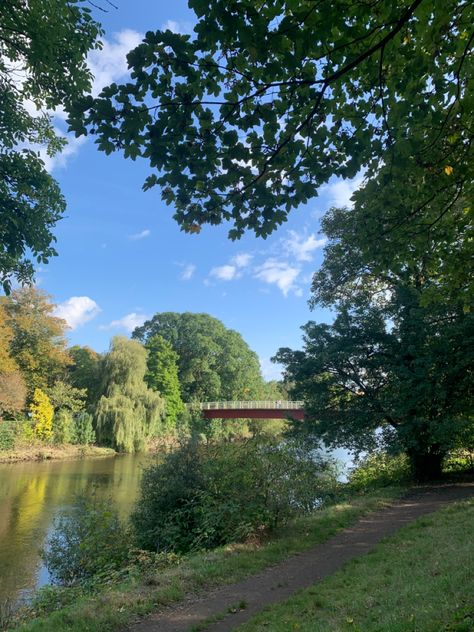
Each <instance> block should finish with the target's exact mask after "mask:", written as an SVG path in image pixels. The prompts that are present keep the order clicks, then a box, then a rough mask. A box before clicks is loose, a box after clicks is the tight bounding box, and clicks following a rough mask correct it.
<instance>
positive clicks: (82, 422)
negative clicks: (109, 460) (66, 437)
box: [73, 412, 95, 445]
mask: <svg viewBox="0 0 474 632" xmlns="http://www.w3.org/2000/svg"><path fill="white" fill-rule="evenodd" d="M73 442H74V443H77V444H79V445H89V444H91V443H95V431H94V427H93V425H92V415H90V414H89V413H84V412H82V413H79V414H78V415H76V416H75V417H74V437H73Z"/></svg>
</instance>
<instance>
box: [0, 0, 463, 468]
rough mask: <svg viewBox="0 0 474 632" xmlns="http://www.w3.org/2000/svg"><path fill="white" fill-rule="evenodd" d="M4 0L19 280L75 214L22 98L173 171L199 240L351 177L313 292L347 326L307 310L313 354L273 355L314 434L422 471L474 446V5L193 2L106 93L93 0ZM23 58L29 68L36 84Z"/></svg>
mask: <svg viewBox="0 0 474 632" xmlns="http://www.w3.org/2000/svg"><path fill="white" fill-rule="evenodd" d="M8 4H9V5H10V6H9V8H10V9H11V10H10V11H8V12H6V13H8V20H2V24H1V26H0V52H1V53H2V55H1V61H0V75H1V78H2V82H3V83H2V85H4V87H5V88H4V90H5V98H4V101H3V103H2V108H3V110H4V113H3V117H4V119H3V120H4V121H5V124H4V125H3V126H2V131H1V134H2V136H1V137H0V139H1V141H2V144H3V147H4V149H2V152H1V153H0V160H1V162H0V167H1V169H2V171H3V173H4V175H5V177H3V178H2V181H1V184H0V196H1V201H2V204H1V210H0V213H1V214H2V215H1V220H2V221H1V222H0V225H1V227H2V228H1V229H0V230H1V231H2V232H1V249H0V281H2V282H3V285H4V288H5V290H6V291H9V289H10V287H11V282H12V280H13V279H14V278H18V279H20V280H21V281H24V280H28V279H31V277H32V275H33V266H32V264H31V262H29V261H28V260H27V257H26V253H27V252H28V250H31V251H32V252H33V254H34V255H35V257H36V258H37V259H38V260H40V261H46V260H47V259H48V258H49V257H50V256H53V255H54V254H55V251H54V248H53V247H52V239H53V236H52V232H51V227H52V226H54V224H55V223H56V222H57V221H58V219H59V218H60V217H61V215H62V214H63V212H64V199H63V198H62V196H61V194H60V192H59V189H58V187H57V185H56V183H55V182H54V181H53V180H52V179H51V177H50V176H49V174H47V173H46V170H45V169H44V164H43V163H42V161H41V159H40V157H39V156H37V155H36V154H34V152H31V150H29V149H27V148H25V142H28V141H29V142H31V141H35V139H36V140H39V141H40V142H42V143H43V145H45V146H47V148H48V151H49V152H50V153H54V152H55V151H59V149H60V146H61V140H60V139H59V138H58V137H57V135H56V134H55V132H54V127H53V125H52V119H51V116H50V115H48V114H47V113H45V114H44V116H43V117H42V118H34V117H31V116H30V115H29V114H28V112H27V111H26V109H25V107H24V102H25V99H28V98H30V99H32V100H33V101H34V102H35V103H37V104H38V105H40V106H41V105H43V106H45V104H46V107H49V108H52V107H57V106H59V105H61V106H62V107H63V108H64V109H65V111H66V112H67V113H68V116H69V118H68V123H69V126H70V131H73V132H74V133H75V134H76V135H78V136H85V135H88V134H90V135H93V136H94V137H95V138H96V142H97V145H98V149H99V150H100V151H103V152H105V153H106V154H110V153H112V152H114V151H118V152H123V154H124V157H125V158H130V159H132V160H136V159H137V158H139V159H142V160H144V161H145V162H147V163H149V166H150V174H149V175H148V177H147V178H146V180H145V182H144V184H143V189H144V190H149V189H152V188H154V187H160V190H161V195H162V199H163V200H164V201H165V202H166V203H167V204H169V205H171V206H172V207H173V209H174V218H175V220H176V221H177V223H178V225H179V226H180V227H181V228H182V229H183V230H185V231H186V232H188V233H191V234H198V233H199V232H200V231H201V228H202V227H203V226H204V225H206V224H211V225H216V224H220V223H223V222H229V225H230V232H229V237H230V238H231V239H237V238H239V237H241V236H242V235H243V234H244V233H245V232H246V231H253V232H255V233H256V234H257V235H258V236H261V237H266V236H267V235H269V234H270V233H271V232H272V231H274V230H275V229H276V228H277V227H278V226H280V225H281V224H282V223H283V222H284V221H285V220H286V219H287V217H288V214H289V212H290V211H291V209H293V208H295V207H297V206H299V205H302V204H305V203H307V202H308V201H309V200H311V199H313V198H315V197H316V196H317V195H318V194H319V193H320V192H321V190H322V188H323V187H324V186H325V185H326V184H327V183H328V182H329V181H330V179H331V178H333V177H340V178H345V179H348V178H354V177H355V176H357V175H359V176H360V178H361V179H362V180H363V182H362V185H361V187H360V188H359V190H358V191H357V192H356V193H355V194H354V196H353V198H352V200H353V208H351V209H347V208H346V209H330V210H329V211H328V213H327V215H326V218H325V220H324V222H323V226H322V227H323V231H324V232H325V233H326V235H327V236H328V240H329V241H328V245H327V248H326V258H325V263H324V265H323V268H322V270H321V271H319V272H318V273H316V275H315V277H314V281H313V299H312V301H311V304H312V305H313V306H316V305H323V306H327V307H330V308H331V309H332V310H333V312H334V313H335V315H336V317H335V321H334V323H333V324H332V325H330V326H326V325H321V324H318V323H313V322H310V323H308V324H307V325H305V327H304V331H305V343H304V348H303V350H289V349H282V350H280V351H279V352H278V353H277V355H276V358H277V359H278V360H279V361H280V362H282V363H283V364H284V365H285V366H286V372H287V377H288V379H289V380H291V381H292V382H293V383H294V385H295V392H296V393H299V396H301V397H304V399H305V401H306V405H307V408H308V410H310V411H312V412H311V414H312V416H313V419H312V424H311V431H312V432H314V433H316V434H318V435H319V436H321V437H323V438H324V439H325V440H326V441H328V442H330V443H337V444H339V445H345V446H347V447H351V448H355V449H367V448H371V447H373V446H374V445H376V444H378V445H382V446H383V447H384V448H386V449H389V450H394V451H397V450H398V451H400V450H401V451H405V452H407V453H408V454H409V455H410V458H411V461H412V464H413V467H414V468H415V470H416V472H417V475H418V476H419V477H422V476H436V475H438V474H439V473H440V468H441V465H442V462H443V459H444V457H445V455H446V454H447V453H448V452H449V450H451V449H452V448H453V447H455V446H459V445H460V446H468V447H469V446H472V444H473V434H474V430H473V421H472V419H473V409H472V402H473V401H474V398H473V396H472V395H473V393H472V391H473V373H474V371H473V368H474V358H473V355H472V348H473V345H472V339H473V317H472V307H473V283H472V279H473V276H472V272H471V269H472V259H473V254H474V251H473V244H474V240H473V239H472V227H473V222H472V199H473V183H474V173H473V165H474V160H473V147H474V143H473V140H474V136H473V130H474V120H473V111H474V110H473V108H472V103H473V81H472V77H473V70H474V67H473V60H474V57H473V55H472V48H473V45H474V31H473V26H472V25H473V24H474V7H473V5H472V3H470V2H466V1H465V0H435V1H433V2H427V0H402V1H400V2H396V3H394V2H392V1H391V0H380V1H379V2H377V3H375V5H374V4H373V3H367V2H362V1H355V2H352V1H351V2H348V1H347V0H330V1H329V0H328V1H327V2H312V1H311V0H291V1H290V0H277V1H275V2H273V3H267V2H261V1H258V2H255V1H254V0H225V1H224V0H216V1H215V2H213V3H212V4H211V5H210V4H209V3H208V2H204V1H203V0H189V6H190V8H191V10H193V11H194V14H195V27H194V29H193V32H192V34H181V33H172V32H171V31H169V30H161V29H155V30H149V31H148V32H147V33H146V34H145V36H144V39H143V41H142V42H141V44H140V45H139V46H137V47H136V48H135V49H133V50H131V51H130V52H129V54H128V56H127V60H128V65H129V69H130V77H129V78H127V80H126V81H125V82H123V83H113V84H112V85H110V86H106V87H105V88H104V89H103V90H102V91H101V93H100V94H98V95H97V96H93V95H92V94H90V83H91V76H90V73H89V72H88V71H87V67H86V65H85V59H86V54H87V50H88V49H91V48H94V47H99V46H100V43H99V39H100V37H101V35H102V31H101V28H100V25H99V24H98V23H97V21H95V20H94V19H92V17H91V14H90V9H89V8H88V7H87V5H86V3H83V2H74V3H71V2H68V1H67V0H55V2H54V3H53V4H50V3H46V2H38V3H36V4H35V6H36V7H37V11H36V10H32V9H31V7H29V5H28V6H27V3H26V2H24V0H10V2H9V3H8ZM47 5H48V6H47ZM46 15H51V17H52V18H54V19H48V20H45V19H44V16H46ZM39 16H41V18H39ZM2 17H3V16H2ZM46 49H47V50H49V52H51V53H52V54H50V55H43V54H42V53H43V51H44V50H46ZM54 51H57V54H53V53H54ZM11 62H15V64H19V63H20V64H22V67H23V68H24V69H26V70H27V71H28V72H27V73H26V74H27V76H28V77H29V79H28V80H27V81H26V82H25V83H24V84H23V85H22V86H19V85H18V83H17V82H15V78H14V75H13V74H12V67H14V64H12V63H11ZM65 76H67V77H68V81H67V82H65V81H64V80H63V79H64V77H65ZM52 77H56V78H57V80H52ZM43 109H44V107H43ZM136 335H137V336H138V337H140V336H141V335H144V336H145V338H147V336H148V334H147V332H144V334H140V333H137V334H136ZM164 338H165V339H167V338H166V336H164ZM176 344H177V345H178V344H179V340H178V339H177V340H176ZM208 360H209V359H208ZM214 361H215V358H213V359H212V362H211V364H212V363H213V362H214ZM183 362H184V361H183ZM186 371H187V370H186V368H185V367H179V372H180V379H181V383H182V388H183V389H184V391H185V392H186V391H187V389H188V388H192V387H193V385H194V384H195V382H194V380H196V382H197V383H199V378H198V377H195V375H197V373H198V372H199V371H202V375H203V376H206V378H211V383H212V380H214V382H213V383H212V388H213V389H214V392H215V391H216V389H218V388H219V380H218V379H217V377H216V376H215V374H214V373H213V372H212V370H210V367H209V366H208V365H206V362H202V363H200V364H199V367H196V373H194V372H193V371H191V373H190V374H189V375H188V374H187V372H186ZM10 379H15V378H10ZM219 379H220V378H219ZM223 383H225V382H223ZM17 386H18V385H17Z"/></svg>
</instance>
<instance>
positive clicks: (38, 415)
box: [30, 388, 54, 441]
mask: <svg viewBox="0 0 474 632" xmlns="http://www.w3.org/2000/svg"><path fill="white" fill-rule="evenodd" d="M30 411H31V417H32V419H33V424H34V425H33V429H34V432H35V434H36V436H37V437H39V438H40V439H43V440H46V441H49V440H50V439H52V437H53V416H54V408H53V406H52V404H51V402H50V401H49V397H48V396H47V395H46V393H44V392H43V391H42V390H41V389H40V388H36V389H35V392H34V394H33V401H32V402H31V405H30Z"/></svg>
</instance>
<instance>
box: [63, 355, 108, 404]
mask: <svg viewBox="0 0 474 632" xmlns="http://www.w3.org/2000/svg"><path fill="white" fill-rule="evenodd" d="M68 353H69V356H70V358H71V360H72V362H71V364H70V365H69V366H68V377H69V381H70V382H71V384H72V385H73V386H74V387H75V388H78V389H81V390H83V389H86V391H87V396H86V405H87V407H88V408H89V409H93V408H94V406H95V405H96V404H97V400H98V398H99V397H100V393H99V390H100V380H101V358H100V355H99V354H98V353H97V352H96V351H94V350H93V349H91V348H90V347H81V346H79V345H74V346H73V347H70V348H69V349H68Z"/></svg>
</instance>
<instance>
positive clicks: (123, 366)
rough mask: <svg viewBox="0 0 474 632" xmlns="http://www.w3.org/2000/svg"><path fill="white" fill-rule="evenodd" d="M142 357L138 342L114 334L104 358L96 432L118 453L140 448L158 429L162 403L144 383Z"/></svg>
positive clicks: (144, 370)
mask: <svg viewBox="0 0 474 632" xmlns="http://www.w3.org/2000/svg"><path fill="white" fill-rule="evenodd" d="M146 357H147V354H146V350H145V349H144V347H143V346H142V345H141V344H140V343H138V342H136V341H135V340H129V339H128V338H124V337H122V336H116V337H115V338H113V339H112V343H111V346H110V351H109V352H108V353H107V354H106V355H105V358H104V362H103V376H102V393H103V395H102V397H101V398H100V399H99V403H98V405H97V409H96V415H95V420H96V433H97V439H98V441H99V442H100V443H104V444H106V445H110V446H112V447H113V448H115V449H117V450H118V451H119V452H138V451H141V450H143V449H144V448H145V447H146V442H147V440H149V439H151V438H152V437H155V436H157V435H158V434H159V433H160V431H161V429H162V418H163V415H164V409H165V403H164V400H163V399H162V398H161V396H160V395H159V394H158V393H155V392H153V391H152V390H150V389H149V388H148V387H147V385H146V384H145V382H144V378H145V373H146V370H147V366H146Z"/></svg>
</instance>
